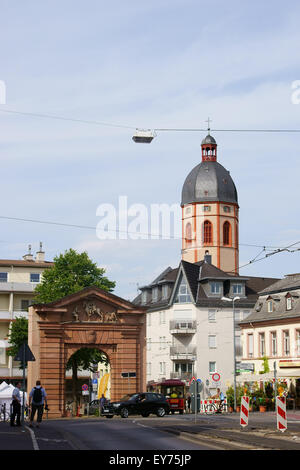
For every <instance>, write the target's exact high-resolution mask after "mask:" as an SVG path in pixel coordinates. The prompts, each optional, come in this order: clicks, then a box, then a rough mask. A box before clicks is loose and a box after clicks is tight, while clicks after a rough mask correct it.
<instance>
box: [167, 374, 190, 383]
mask: <svg viewBox="0 0 300 470" xmlns="http://www.w3.org/2000/svg"><path fill="white" fill-rule="evenodd" d="M170 378H171V379H179V380H185V381H187V382H189V381H190V380H191V379H192V378H193V373H192V372H171V377H170Z"/></svg>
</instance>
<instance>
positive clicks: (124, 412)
mask: <svg viewBox="0 0 300 470" xmlns="http://www.w3.org/2000/svg"><path fill="white" fill-rule="evenodd" d="M128 415H129V412H128V409H127V408H122V409H121V416H122V418H128Z"/></svg>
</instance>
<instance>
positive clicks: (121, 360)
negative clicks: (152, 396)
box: [27, 287, 146, 417]
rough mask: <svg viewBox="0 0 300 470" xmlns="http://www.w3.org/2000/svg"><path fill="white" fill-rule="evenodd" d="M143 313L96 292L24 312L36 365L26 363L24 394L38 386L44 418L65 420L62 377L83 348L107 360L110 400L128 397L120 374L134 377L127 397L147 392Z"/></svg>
mask: <svg viewBox="0 0 300 470" xmlns="http://www.w3.org/2000/svg"><path fill="white" fill-rule="evenodd" d="M145 318H146V316H145V309H144V308H142V307H137V306H136V305H134V304H132V303H131V302H129V301H127V300H124V299H122V298H120V297H117V296H116V295H114V294H111V293H109V292H106V291H104V290H102V289H99V288H97V287H88V288H85V289H83V290H82V291H80V292H77V293H75V294H71V295H68V296H66V297H64V298H62V299H60V300H57V301H55V302H51V303H48V304H40V305H34V306H32V307H30V309H29V327H28V344H29V347H30V349H31V350H32V352H33V354H34V356H35V358H36V361H35V362H30V363H28V381H27V382H28V391H30V390H31V388H32V387H33V386H34V385H35V382H36V380H41V382H42V386H44V387H45V389H46V392H47V395H48V405H49V408H50V412H49V417H61V416H64V414H65V372H66V364H67V362H68V360H69V358H70V357H71V355H72V354H73V353H74V352H76V351H77V350H78V349H80V348H82V347H90V348H98V349H99V350H101V351H103V352H104V353H105V354H106V355H107V356H108V358H109V361H110V368H111V400H112V401H115V400H119V399H120V398H121V397H122V396H123V395H125V394H126V393H127V391H128V388H127V387H128V384H127V381H126V379H124V378H122V375H121V374H122V372H135V373H136V377H135V378H131V379H130V384H131V385H130V386H131V391H132V393H134V392H138V391H145V390H146V346H145V344H146V343H145V341H146V338H145V336H146V324H145Z"/></svg>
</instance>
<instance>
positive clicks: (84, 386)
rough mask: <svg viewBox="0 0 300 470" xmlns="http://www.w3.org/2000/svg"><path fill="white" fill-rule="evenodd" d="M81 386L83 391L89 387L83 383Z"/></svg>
mask: <svg viewBox="0 0 300 470" xmlns="http://www.w3.org/2000/svg"><path fill="white" fill-rule="evenodd" d="M81 388H82V390H83V391H86V390H88V389H89V386H88V385H87V384H83V385H82V387H81Z"/></svg>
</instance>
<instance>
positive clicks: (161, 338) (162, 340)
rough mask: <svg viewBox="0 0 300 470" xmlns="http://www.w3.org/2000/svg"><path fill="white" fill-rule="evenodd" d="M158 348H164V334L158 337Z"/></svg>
mask: <svg viewBox="0 0 300 470" xmlns="http://www.w3.org/2000/svg"><path fill="white" fill-rule="evenodd" d="M159 349H166V337H165V336H160V337H159Z"/></svg>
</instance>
